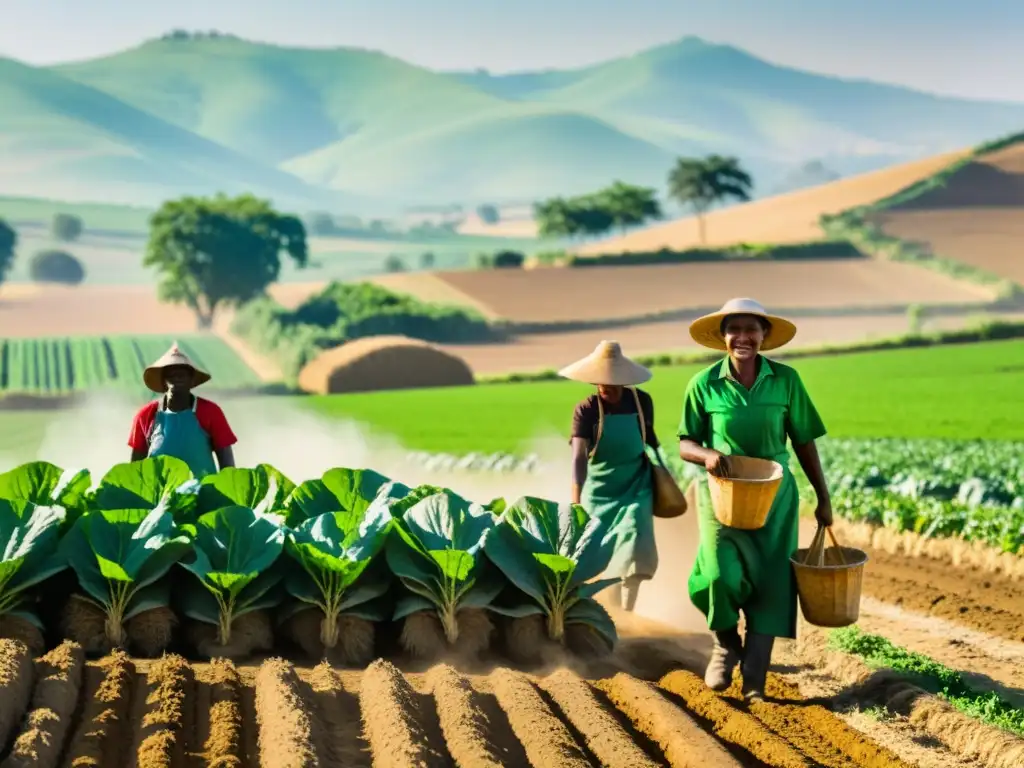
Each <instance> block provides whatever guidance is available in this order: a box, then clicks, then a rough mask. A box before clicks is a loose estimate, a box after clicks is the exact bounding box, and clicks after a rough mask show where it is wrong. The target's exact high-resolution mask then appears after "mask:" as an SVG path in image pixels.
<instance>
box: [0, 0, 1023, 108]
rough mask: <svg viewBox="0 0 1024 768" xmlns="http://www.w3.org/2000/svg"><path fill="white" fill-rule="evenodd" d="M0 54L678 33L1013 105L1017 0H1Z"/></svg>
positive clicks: (511, 65)
mask: <svg viewBox="0 0 1024 768" xmlns="http://www.w3.org/2000/svg"><path fill="white" fill-rule="evenodd" d="M0 18H2V23H0V55H3V56H8V57H12V58H16V59H21V60H22V61H27V62H30V63H35V64H46V63H52V62H57V61H65V60H70V59H81V58H90V57H94V56H98V55H102V54H105V53H110V52H113V51H117V50H120V49H123V48H127V47H131V46H133V45H135V44H137V43H139V42H140V41H141V40H143V39H144V38H149V37H155V36H157V35H160V34H162V33H163V32H166V31H167V30H169V29H172V28H183V29H188V30H196V29H203V30H207V29H218V30H220V31H224V32H232V33H234V34H237V35H240V36H242V37H245V38H249V39H254V40H263V41H268V42H275V43H280V44H285V45H309V46H318V47H320V46H359V47H364V48H373V49H378V50H384V51H386V52H388V53H390V54H392V55H395V56H398V57H400V58H403V59H406V60H407V61H411V62H414V63H416V64H421V65H425V66H429V67H433V68H437V69H455V68H458V69H469V68H475V67H478V66H482V67H487V68H489V69H491V70H492V71H495V72H502V71H508V70H516V69H539V68H545V67H566V66H577V65H582V64H588V63H592V62H595V61H600V60H602V59H607V58H611V57H614V56H620V55H626V54H629V53H632V52H634V51H637V50H640V49H642V48H646V47H648V46H650V45H654V44H657V43H661V42H667V41H669V40H674V39H676V38H679V37H682V36H683V35H688V34H692V35H699V36H701V37H705V38H708V39H710V40H713V41H716V42H727V43H731V44H733V45H737V46H739V47H741V48H745V49H747V50H749V51H751V52H752V53H754V54H757V55H759V56H762V57H764V58H767V59H769V60H771V61H775V62H778V63H781V64H787V65H791V66H797V67H801V68H804V69H811V70H814V71H818V72H824V73H829V74H838V75H844V76H849V77H866V78H870V79H873V80H881V81H886V82H894V83H902V84H906V85H910V86H913V87H916V88H921V89H924V90H929V91H935V92H941V93H949V94H957V95H962V96H971V97H977V98H1002V99H1013V100H1018V101H1024V44H1022V41H1024V2H1022V0H849V1H848V2H841V1H840V0H3V4H2V17H0Z"/></svg>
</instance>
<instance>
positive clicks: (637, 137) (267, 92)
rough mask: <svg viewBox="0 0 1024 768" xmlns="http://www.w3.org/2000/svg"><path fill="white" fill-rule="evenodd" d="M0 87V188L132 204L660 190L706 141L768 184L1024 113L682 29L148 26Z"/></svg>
mask: <svg viewBox="0 0 1024 768" xmlns="http://www.w3.org/2000/svg"><path fill="white" fill-rule="evenodd" d="M0 103H3V104H4V106H5V109H4V111H3V115H0V152H3V154H4V156H5V157H9V158H11V159H12V160H13V162H11V161H8V162H5V163H4V164H3V167H0V193H6V194H14V195H17V194H22V195H27V194H40V191H39V190H42V189H49V188H51V187H52V188H54V189H59V190H66V189H69V188H73V189H74V190H77V191H78V192H82V191H85V190H92V193H93V194H92V199H116V200H121V201H125V202H129V201H131V202H137V201H138V199H139V190H145V191H147V192H154V193H159V194H164V190H173V189H178V188H187V187H201V186H203V185H210V184H213V185H219V186H221V187H224V188H227V189H229V190H231V189H236V188H242V187H248V188H252V189H253V190H254V191H257V192H259V193H261V194H269V193H267V192H265V190H268V189H269V190H272V192H273V193H274V194H273V196H274V197H276V198H280V197H281V196H283V195H288V196H291V197H292V198H294V199H300V198H303V197H305V198H309V197H316V196H318V195H321V196H327V199H330V200H331V201H332V202H333V203H334V207H335V209H340V208H342V207H344V206H345V205H352V206H356V205H357V203H358V202H359V200H360V199H361V201H362V202H363V203H365V204H369V203H368V201H367V199H368V198H369V199H371V200H372V199H375V200H377V201H381V200H386V201H387V202H389V203H393V204H410V203H439V202H446V201H447V202H454V201H458V202H465V203H470V204H472V203H476V202H483V201H497V202H501V201H506V200H529V199H536V198H537V197H539V196H545V195H550V194H560V193H564V194H572V193H576V192H581V191H584V190H587V189H590V188H593V187H595V186H597V185H600V184H604V183H607V182H609V181H611V180H612V179H614V178H621V179H624V180H629V181H632V182H636V183H645V184H652V185H656V186H658V187H659V188H661V187H663V185H664V179H665V176H666V173H667V171H668V167H669V164H670V163H671V161H672V158H673V157H674V156H675V155H678V154H682V153H687V154H692V153H704V152H711V151H716V152H730V153H734V154H737V155H739V156H740V157H741V158H742V159H743V160H744V162H745V163H746V164H747V165H748V166H749V167H750V168H751V169H752V170H753V171H754V173H755V175H756V176H757V177H758V181H759V189H761V190H763V191H769V190H770V189H771V188H772V187H773V185H774V183H777V182H778V181H779V180H780V179H781V178H782V177H783V176H784V175H785V174H786V173H788V172H791V171H792V170H793V169H794V168H795V167H798V166H799V165H801V164H802V163H803V162H805V161H807V160H810V159H821V160H822V161H824V162H825V163H827V165H828V166H829V167H831V168H834V169H836V170H837V171H839V172H840V173H851V172H854V171H858V170H865V169H868V168H872V167H879V166H882V165H886V164H889V163H893V162H897V161H900V160H904V159H909V158H911V157H918V156H922V155H926V154H929V153H933V152H938V151H942V150H946V149H950V148H954V147H960V146H964V145H969V144H973V143H976V142H977V141H979V140H982V139H984V138H987V137H989V136H993V135H1001V134H1004V133H1006V132H1008V131H1010V130H1016V129H1019V128H1020V126H1021V125H1024V105H1019V104H998V103H987V102H972V101H967V100H963V99H952V98H942V97H935V96H931V95H928V94H922V93H918V92H915V91H911V90H908V89H905V88H896V87H892V86H886V85H879V84H874V83H868V82H859V81H856V82H855V81H847V80H840V79H837V78H831V77H824V76H820V75H815V74H811V73H806V72H800V71H797V70H793V69H787V68H784V67H778V66H775V65H772V64H770V63H768V62H765V61H762V60H760V59H757V58H755V57H753V56H751V55H749V54H747V53H745V52H743V51H740V50H738V49H736V48H732V47H730V46H723V45H713V44H710V43H706V42H704V41H701V40H699V39H696V38H684V39H682V40H680V41H678V42H676V43H674V44H671V45H666V46H660V47H658V48H653V49H650V50H648V51H644V52H641V53H639V54H637V55H635V56H630V57H624V58H620V59H616V60H612V61H608V62H605V63H603V64H600V65H597V66H593V67H586V68H581V69H576V70H565V71H550V72H540V73H520V74H513V75H505V76H490V75H487V74H485V73H473V74H466V73H441V72H434V71H431V70H427V69H423V68H421V67H416V66H413V65H411V64H408V63H406V62H403V61H400V60H398V59H395V58H393V57H391V56H388V55H385V54H383V53H376V52H370V51H364V50H357V49H344V48H341V49H298V48H285V47H280V46H273V45H266V44H258V43H251V42H247V41H244V40H240V39H237V38H233V37H230V36H220V37H215V38H213V37H191V38H186V39H161V40H153V41H150V42H147V43H145V44H143V45H140V46H138V47H136V48H133V49H130V50H126V51H123V52H121V53H118V54H115V55H111V56H107V57H104V58H100V59H95V60H91V61H85V62H77V63H72V64H65V65H61V66H57V67H53V68H50V69H38V68H32V67H27V66H24V65H20V64H17V63H15V62H0ZM8 103H12V104H14V105H16V108H15V109H13V110H9V109H7V108H6V107H7V104H8ZM335 193H340V194H342V195H344V196H345V198H344V202H343V201H342V200H340V199H339V198H331V197H330V196H331V195H332V194H335ZM48 194H49V195H51V196H56V195H57V194H58V193H57V192H50V193H48ZM63 194H64V196H68V197H78V198H82V197H83V196H82V195H81V194H74V195H70V194H68V193H67V192H63ZM364 207H365V206H364Z"/></svg>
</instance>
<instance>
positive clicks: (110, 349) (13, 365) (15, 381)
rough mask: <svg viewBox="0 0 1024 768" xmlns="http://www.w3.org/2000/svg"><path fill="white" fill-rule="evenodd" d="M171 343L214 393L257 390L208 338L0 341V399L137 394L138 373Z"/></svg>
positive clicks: (245, 370)
mask: <svg viewBox="0 0 1024 768" xmlns="http://www.w3.org/2000/svg"><path fill="white" fill-rule="evenodd" d="M174 341H178V342H179V344H180V345H181V347H182V349H184V350H185V351H186V352H187V353H188V355H189V356H190V357H191V358H192V359H193V360H195V361H196V364H197V365H199V366H200V367H202V368H204V369H205V370H207V371H209V372H210V373H211V374H212V375H213V380H214V382H215V383H216V387H217V389H245V388H248V387H255V386H258V385H259V384H260V380H259V378H258V377H257V376H256V374H255V373H254V372H253V371H252V370H251V369H250V368H249V367H248V366H247V365H246V364H245V363H244V362H243V361H242V359H241V358H240V357H239V356H238V355H237V354H236V353H235V352H234V350H232V349H231V348H230V347H228V346H227V345H226V344H225V343H224V342H223V341H221V340H220V339H219V338H216V337H213V336H209V337H207V336H193V337H185V338H176V337H172V336H161V335H155V336H106V337H87V338H43V339H0V394H22V395H43V396H54V395H67V394H72V393H78V392H86V391H89V390H94V389H97V388H102V387H108V386H116V387H123V388H131V389H139V388H141V386H142V371H143V370H144V369H145V367H146V366H147V365H149V364H150V363H152V362H153V361H154V360H156V359H157V358H158V357H159V356H160V355H162V354H163V353H164V352H166V351H167V349H168V347H170V345H171V344H172V343H173V342H174ZM212 383H213V382H211V384H212Z"/></svg>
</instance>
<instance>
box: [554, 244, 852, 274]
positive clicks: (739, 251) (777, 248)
mask: <svg viewBox="0 0 1024 768" xmlns="http://www.w3.org/2000/svg"><path fill="white" fill-rule="evenodd" d="M863 258H865V256H864V254H863V253H861V251H860V250H858V248H857V247H856V246H855V245H854V244H853V243H851V242H850V241H848V240H842V239H836V240H814V241H812V242H809V243H792V244H787V245H760V244H750V243H738V244H736V245H733V246H729V247H728V248H690V249H688V250H685V251H673V250H672V249H670V248H662V249H661V250H658V251H649V252H636V253H631V252H629V251H626V252H624V253H602V254H598V255H596V256H576V255H569V257H568V259H567V262H566V263H568V264H569V266H572V267H599V266H601V267H606V266H622V265H627V264H628V265H646V264H691V263H698V262H708V261H736V260H742V259H751V260H754V259H756V260H759V261H762V260H763V261H793V260H798V259H863Z"/></svg>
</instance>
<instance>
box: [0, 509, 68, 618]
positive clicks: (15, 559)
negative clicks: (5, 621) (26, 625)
mask: <svg viewBox="0 0 1024 768" xmlns="http://www.w3.org/2000/svg"><path fill="white" fill-rule="evenodd" d="M64 515H65V511H64V508H63V507H57V506H53V507H44V506H37V505H36V504H33V503H32V502H30V501H8V500H7V499H0V616H3V615H9V616H17V617H19V618H21V619H24V620H26V621H28V622H31V623H32V624H34V625H36V626H37V627H39V628H40V629H42V628H43V626H42V624H41V623H40V622H39V619H38V618H37V617H36V615H35V614H34V613H32V612H31V611H29V610H26V609H24V608H23V601H24V598H25V591H26V590H27V589H29V588H30V587H34V586H35V585H36V584H39V583H40V582H42V581H44V580H46V579H48V578H50V577H51V576H53V575H54V574H57V573H60V572H61V571H63V570H64V569H65V568H67V567H68V564H67V561H66V560H65V559H64V558H63V557H62V556H61V555H60V552H59V551H58V542H59V536H60V527H61V525H62V523H63V522H64Z"/></svg>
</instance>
